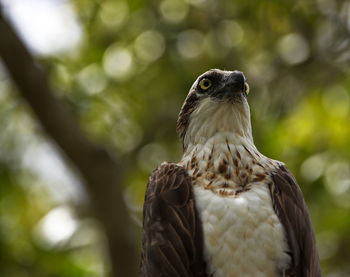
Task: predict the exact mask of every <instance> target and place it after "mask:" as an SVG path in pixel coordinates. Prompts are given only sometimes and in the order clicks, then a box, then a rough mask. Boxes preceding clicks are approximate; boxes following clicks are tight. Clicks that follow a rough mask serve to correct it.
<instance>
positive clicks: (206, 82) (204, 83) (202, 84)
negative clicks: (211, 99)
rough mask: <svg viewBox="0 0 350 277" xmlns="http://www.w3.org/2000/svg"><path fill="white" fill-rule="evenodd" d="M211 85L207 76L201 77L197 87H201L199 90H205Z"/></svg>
mask: <svg viewBox="0 0 350 277" xmlns="http://www.w3.org/2000/svg"><path fill="white" fill-rule="evenodd" d="M211 85H212V82H211V81H210V80H209V79H207V78H203V79H202V80H200V81H199V87H200V88H201V90H207V89H209V88H210V87H211Z"/></svg>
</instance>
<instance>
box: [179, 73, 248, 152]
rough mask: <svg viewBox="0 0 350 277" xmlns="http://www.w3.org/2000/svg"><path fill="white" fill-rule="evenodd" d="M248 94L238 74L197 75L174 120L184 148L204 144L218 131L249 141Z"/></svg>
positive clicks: (242, 79)
mask: <svg viewBox="0 0 350 277" xmlns="http://www.w3.org/2000/svg"><path fill="white" fill-rule="evenodd" d="M248 93H249V86H248V83H247V82H246V79H245V77H244V75H243V73H242V72H240V71H222V70H219V69H211V70H209V71H207V72H205V73H203V74H202V75H200V76H199V77H198V78H197V80H196V81H195V82H194V84H193V85H192V87H191V89H190V92H189V93H188V96H187V97H186V100H185V102H184V104H183V106H182V108H181V111H180V114H179V117H178V121H177V131H178V133H179V134H180V137H181V138H182V140H183V144H184V148H185V149H186V148H187V146H188V145H190V144H192V145H194V144H198V143H204V142H205V141H206V140H207V139H209V138H210V137H212V136H214V135H215V134H217V133H219V132H221V133H234V134H235V135H237V136H241V137H242V138H245V139H248V140H251V141H252V133H251V124H250V111H249V105H248V102H247V95H248Z"/></svg>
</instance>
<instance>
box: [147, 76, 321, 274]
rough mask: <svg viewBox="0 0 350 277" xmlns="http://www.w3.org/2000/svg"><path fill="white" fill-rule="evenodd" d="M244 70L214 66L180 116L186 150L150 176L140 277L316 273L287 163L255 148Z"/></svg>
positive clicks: (300, 199) (301, 201) (306, 226)
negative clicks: (176, 161)
mask: <svg viewBox="0 0 350 277" xmlns="http://www.w3.org/2000/svg"><path fill="white" fill-rule="evenodd" d="M246 98H247V85H246V82H245V78H244V75H243V74H242V73H241V72H239V71H233V72H232V71H221V70H210V71H208V72H206V73H204V74H203V75H201V76H200V77H198V79H197V80H196V82H195V83H194V84H193V86H192V88H191V90H190V92H189V94H188V96H187V98H186V100H185V103H184V105H183V107H182V109H181V112H180V114H179V119H178V132H179V134H180V136H181V138H182V141H183V146H184V154H183V157H182V159H181V161H180V162H179V163H178V164H171V163H163V164H162V165H161V166H160V167H159V168H157V169H156V170H155V171H154V172H153V173H152V176H151V177H150V180H149V183H148V186H147V191H146V197H145V204H144V225H143V228H144V237H143V254H142V266H141V274H142V276H215V277H218V276H309V277H311V276H312V277H314V276H315V277H317V276H320V275H321V274H320V266H319V260H318V256H317V251H316V246H315V239H314V234H313V231H312V226H311V222H310V218H309V214H308V211H307V208H306V205H305V202H304V199H303V196H302V193H301V191H300V188H299V186H298V185H297V183H296V182H295V180H294V178H293V176H292V175H291V173H289V172H288V171H287V169H286V168H285V166H284V165H283V163H281V162H278V161H275V160H272V159H269V158H267V157H265V156H264V155H262V154H261V153H260V152H259V151H258V150H257V149H256V147H255V145H254V142H253V138H252V132H251V124H250V112H249V106H248V103H247V100H246Z"/></svg>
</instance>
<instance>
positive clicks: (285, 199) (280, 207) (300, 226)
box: [270, 165, 321, 277]
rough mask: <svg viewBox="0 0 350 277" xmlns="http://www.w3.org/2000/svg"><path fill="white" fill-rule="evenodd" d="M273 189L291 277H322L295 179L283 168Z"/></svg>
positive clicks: (308, 219)
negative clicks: (283, 230) (288, 253)
mask: <svg viewBox="0 0 350 277" xmlns="http://www.w3.org/2000/svg"><path fill="white" fill-rule="evenodd" d="M272 181H273V182H272V184H271V185H270V191H271V197H272V202H273V205H274V209H275V212H276V214H277V216H278V217H279V219H280V220H281V222H282V224H283V226H284V229H285V231H286V236H287V241H288V245H289V248H290V251H291V256H292V264H291V266H290V269H289V270H288V276H298V277H319V276H321V270H320V262H319V257H318V253H317V248H316V241H315V236H314V232H313V229H312V224H311V220H310V216H309V212H308V209H307V206H306V203H305V201H304V197H303V194H302V192H301V190H300V188H299V186H298V184H297V183H296V180H295V179H294V177H293V175H292V174H291V173H290V172H289V171H288V170H287V169H286V168H285V167H284V166H283V165H281V166H280V167H279V168H278V169H277V170H276V171H274V172H273V173H272Z"/></svg>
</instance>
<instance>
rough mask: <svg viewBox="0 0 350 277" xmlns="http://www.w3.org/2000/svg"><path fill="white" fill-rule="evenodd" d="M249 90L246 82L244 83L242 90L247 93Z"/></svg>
mask: <svg viewBox="0 0 350 277" xmlns="http://www.w3.org/2000/svg"><path fill="white" fill-rule="evenodd" d="M249 91H250V88H249V85H248V83H244V92H245V93H246V94H247V95H248V94H249Z"/></svg>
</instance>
